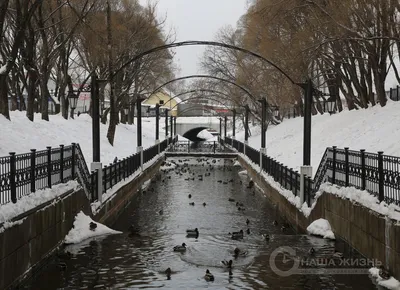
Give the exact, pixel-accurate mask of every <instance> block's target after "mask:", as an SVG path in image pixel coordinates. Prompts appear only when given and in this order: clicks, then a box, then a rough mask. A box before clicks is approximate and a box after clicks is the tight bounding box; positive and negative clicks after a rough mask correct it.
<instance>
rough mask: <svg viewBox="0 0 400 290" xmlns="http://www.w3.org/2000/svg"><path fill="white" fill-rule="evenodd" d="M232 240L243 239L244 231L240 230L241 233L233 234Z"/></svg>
mask: <svg viewBox="0 0 400 290" xmlns="http://www.w3.org/2000/svg"><path fill="white" fill-rule="evenodd" d="M232 239H233V240H237V239H243V230H240V232H233V233H232Z"/></svg>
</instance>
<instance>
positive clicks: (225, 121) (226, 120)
mask: <svg viewBox="0 0 400 290" xmlns="http://www.w3.org/2000/svg"><path fill="white" fill-rule="evenodd" d="M227 123H228V116H226V115H225V116H224V141H225V139H226V128H227Z"/></svg>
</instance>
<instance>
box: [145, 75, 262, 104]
mask: <svg viewBox="0 0 400 290" xmlns="http://www.w3.org/2000/svg"><path fill="white" fill-rule="evenodd" d="M194 78H203V79H206V78H207V79H214V80H218V81H221V82H225V83H228V84H231V85H234V86H236V87H237V88H239V89H241V90H242V91H244V92H245V93H246V94H247V95H249V96H251V97H252V98H254V99H255V97H254V96H253V94H252V93H250V92H249V90H248V89H246V88H245V87H243V86H241V85H239V84H237V83H235V82H232V81H230V80H227V79H224V78H220V77H216V76H212V75H189V76H184V77H179V78H175V79H173V80H170V81H168V82H165V83H163V84H162V85H160V86H159V87H157V88H156V89H155V90H153V91H152V92H151V93H150V94H149V97H148V98H150V97H151V96H152V95H154V94H155V93H157V92H158V90H160V89H162V88H163V87H165V86H166V85H169V84H171V83H173V82H177V81H182V80H187V79H194Z"/></svg>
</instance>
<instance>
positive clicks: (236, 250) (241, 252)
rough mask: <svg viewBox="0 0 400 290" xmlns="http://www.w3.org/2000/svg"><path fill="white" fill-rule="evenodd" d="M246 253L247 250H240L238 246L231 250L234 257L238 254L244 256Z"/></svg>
mask: <svg viewBox="0 0 400 290" xmlns="http://www.w3.org/2000/svg"><path fill="white" fill-rule="evenodd" d="M246 254H247V252H245V251H241V250H240V249H239V248H235V250H233V256H234V257H235V258H237V257H239V256H242V257H244V256H246Z"/></svg>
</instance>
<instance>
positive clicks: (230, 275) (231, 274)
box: [229, 269, 233, 278]
mask: <svg viewBox="0 0 400 290" xmlns="http://www.w3.org/2000/svg"><path fill="white" fill-rule="evenodd" d="M232 276H233V273H232V270H231V269H229V278H232Z"/></svg>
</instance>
